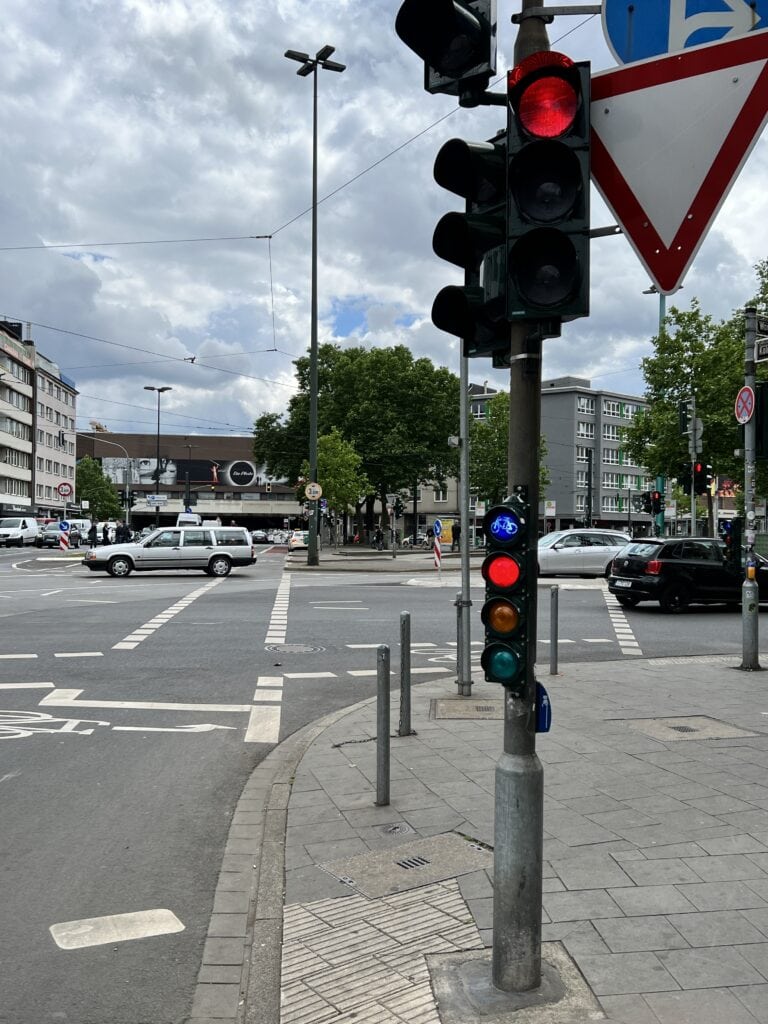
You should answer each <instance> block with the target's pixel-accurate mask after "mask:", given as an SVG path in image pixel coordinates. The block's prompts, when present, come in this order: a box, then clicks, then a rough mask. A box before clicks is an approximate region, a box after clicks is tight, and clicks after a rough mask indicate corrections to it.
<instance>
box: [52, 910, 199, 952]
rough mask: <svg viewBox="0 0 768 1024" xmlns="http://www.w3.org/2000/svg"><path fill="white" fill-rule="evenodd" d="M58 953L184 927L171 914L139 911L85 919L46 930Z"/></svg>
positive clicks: (175, 930)
mask: <svg viewBox="0 0 768 1024" xmlns="http://www.w3.org/2000/svg"><path fill="white" fill-rule="evenodd" d="M48 930H49V931H50V933H51V937H52V938H53V941H54V942H55V943H56V945H57V946H58V947H59V949H84V948H85V947H87V946H105V945H107V944H108V943H110V942H130V941H131V940H132V939H147V938H149V937H150V936H152V935H172V934H174V933H175V932H183V931H184V925H183V924H182V923H181V921H180V920H179V919H178V917H176V915H175V914H174V913H173V911H171V910H167V909H165V908H163V907H160V908H158V909H155V910H139V911H134V912H133V913H128V914H108V915H106V916H105V917H84V918H82V919H81V920H79V921H62V922H61V923H60V924H52V925H51V926H50V928H49V929H48Z"/></svg>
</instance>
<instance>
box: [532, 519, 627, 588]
mask: <svg viewBox="0 0 768 1024" xmlns="http://www.w3.org/2000/svg"><path fill="white" fill-rule="evenodd" d="M631 540H632V538H631V537H630V536H629V534H627V533H620V532H619V531H618V530H599V529H584V530H556V531H555V532H554V533H548V534H546V536H544V537H540V538H539V576H606V577H607V576H608V575H609V574H610V571H611V562H613V559H614V558H615V557H616V555H617V554H618V553H619V551H621V549H622V548H623V547H624V546H625V545H626V544H628V543H629V542H630V541H631Z"/></svg>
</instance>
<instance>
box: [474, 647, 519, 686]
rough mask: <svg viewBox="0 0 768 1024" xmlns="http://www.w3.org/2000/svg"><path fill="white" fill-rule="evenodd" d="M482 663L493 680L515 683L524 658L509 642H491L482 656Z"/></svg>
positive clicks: (487, 674)
mask: <svg viewBox="0 0 768 1024" xmlns="http://www.w3.org/2000/svg"><path fill="white" fill-rule="evenodd" d="M480 664H481V665H482V667H483V670H484V672H485V674H486V676H487V677H488V678H489V679H491V680H492V681H493V682H497V683H513V682H514V681H515V680H516V679H517V678H518V676H519V675H520V672H521V670H522V667H523V659H522V657H521V655H520V654H519V653H518V651H517V650H516V649H515V648H514V647H510V646H509V645H508V644H504V643H499V644H489V645H488V647H486V648H485V650H484V651H483V653H482V655H481V656H480Z"/></svg>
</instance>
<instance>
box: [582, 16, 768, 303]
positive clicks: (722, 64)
mask: <svg viewBox="0 0 768 1024" xmlns="http://www.w3.org/2000/svg"><path fill="white" fill-rule="evenodd" d="M767 117H768V30H764V31H761V32H752V33H750V34H749V35H746V36H742V37H739V38H736V39H733V40H730V41H728V42H724V43H714V44H712V45H710V46H698V47H695V48H692V49H690V50H685V51H683V52H682V53H675V54H671V55H670V56H667V57H660V58H651V59H650V60H645V61H639V62H638V63H636V64H628V65H627V66H626V67H622V68H617V69H614V70H611V71H604V72H601V73H599V74H596V75H594V76H593V77H592V98H591V122H592V179H593V181H594V183H595V185H596V186H597V188H598V190H599V192H600V193H601V195H602V196H603V199H605V201H606V203H607V204H608V206H609V207H610V208H611V210H612V211H613V213H614V215H615V217H616V220H617V221H618V223H619V224H620V225H621V227H622V229H623V230H624V234H625V235H626V236H627V238H628V239H629V242H630V244H631V245H632V247H633V248H634V250H635V252H636V253H637V255H638V256H639V258H640V260H641V262H642V263H643V265H644V266H645V268H646V270H647V271H648V273H649V274H650V276H651V279H652V280H653V282H654V283H655V285H656V287H657V288H658V290H659V291H660V292H661V293H663V294H666V295H669V294H671V293H672V292H674V291H676V289H677V287H678V286H679V284H680V282H681V281H682V279H683V277H684V276H685V272H686V271H687V270H688V267H689V266H690V265H691V262H692V261H693V258H694V256H695V255H696V253H697V252H698V249H699V246H700V245H701V243H702V241H703V240H704V237H705V235H706V233H707V231H708V230H709V226H710V224H711V223H712V221H713V220H714V218H715V215H716V214H717V211H718V210H719V209H720V206H721V205H722V203H723V201H724V199H725V197H726V196H727V195H728V192H729V191H730V188H731V186H732V184H733V182H734V181H735V180H736V177H737V175H738V173H739V171H740V170H741V168H742V166H743V164H744V162H745V161H746V159H747V157H748V156H749V154H750V152H751V150H752V147H753V146H754V144H755V142H756V141H757V138H758V137H759V135H760V132H761V131H762V129H763V126H764V124H765V121H766V118H767Z"/></svg>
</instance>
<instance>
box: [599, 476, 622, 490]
mask: <svg viewBox="0 0 768 1024" xmlns="http://www.w3.org/2000/svg"><path fill="white" fill-rule="evenodd" d="M603 487H610V488H615V489H616V490H618V489H619V487H621V475H620V474H619V473H603Z"/></svg>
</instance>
